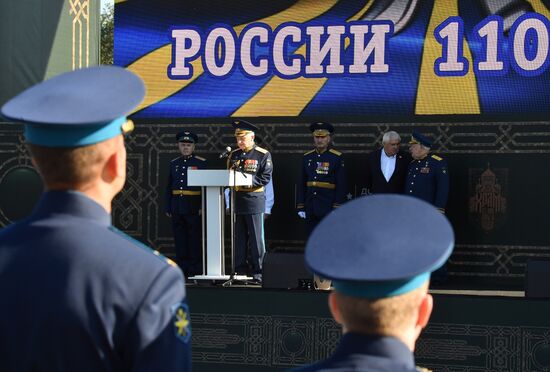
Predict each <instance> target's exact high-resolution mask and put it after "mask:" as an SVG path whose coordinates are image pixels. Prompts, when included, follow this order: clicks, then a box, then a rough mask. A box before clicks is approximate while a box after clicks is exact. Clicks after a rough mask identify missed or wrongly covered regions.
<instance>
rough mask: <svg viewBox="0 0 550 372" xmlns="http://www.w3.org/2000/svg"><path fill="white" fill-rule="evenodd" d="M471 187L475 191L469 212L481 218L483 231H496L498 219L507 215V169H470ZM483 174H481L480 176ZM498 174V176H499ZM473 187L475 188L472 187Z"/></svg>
mask: <svg viewBox="0 0 550 372" xmlns="http://www.w3.org/2000/svg"><path fill="white" fill-rule="evenodd" d="M469 173H470V187H471V190H472V189H473V190H472V191H473V195H472V193H470V195H472V196H471V197H470V200H469V212H470V213H472V214H475V215H477V216H478V217H479V223H480V227H481V229H482V230H483V231H486V232H489V231H492V230H494V228H495V226H496V222H497V219H498V218H499V217H501V216H503V215H505V213H506V203H507V200H506V197H505V187H504V186H505V183H506V180H507V178H508V177H507V175H508V170H507V169H495V170H491V168H490V166H489V165H487V169H486V170H484V171H482V170H481V169H470V170H469ZM480 173H481V174H480ZM497 174H498V175H497ZM472 186H473V187H472Z"/></svg>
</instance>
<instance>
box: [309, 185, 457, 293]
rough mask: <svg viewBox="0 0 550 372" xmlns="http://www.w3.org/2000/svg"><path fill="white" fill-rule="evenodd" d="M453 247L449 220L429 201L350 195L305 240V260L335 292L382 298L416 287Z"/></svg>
mask: <svg viewBox="0 0 550 372" xmlns="http://www.w3.org/2000/svg"><path fill="white" fill-rule="evenodd" d="M453 246H454V234H453V229H452V227H451V225H450V223H449V221H447V219H446V218H445V216H444V215H443V214H441V212H439V211H438V210H437V209H436V208H434V207H433V206H432V205H431V204H428V203H426V202H424V201H422V200H420V199H418V198H413V197H409V196H404V195H396V194H379V195H372V196H367V197H360V198H358V199H355V200H354V201H351V202H349V203H346V204H344V205H343V206H342V207H340V208H338V209H337V210H335V211H334V212H332V213H330V214H329V215H328V216H327V217H325V219H324V220H322V221H321V223H319V225H317V227H316V228H315V230H314V231H313V233H312V234H311V236H310V238H309V240H308V242H307V245H306V252H305V260H306V264H307V266H308V267H309V268H310V269H311V270H312V271H313V272H314V273H316V274H318V275H319V276H321V277H323V278H326V279H331V280H332V284H333V286H334V288H335V290H336V291H338V292H341V293H343V294H346V295H349V296H353V297H364V298H385V297H392V296H396V295H400V294H404V293H407V292H410V291H412V290H414V289H416V288H418V287H420V286H421V285H422V284H423V283H425V282H426V281H427V280H428V279H429V278H430V273H431V272H433V271H435V270H436V269H437V268H439V267H441V266H442V265H443V264H444V263H445V261H446V260H447V258H448V257H449V256H450V254H451V252H452V249H453Z"/></svg>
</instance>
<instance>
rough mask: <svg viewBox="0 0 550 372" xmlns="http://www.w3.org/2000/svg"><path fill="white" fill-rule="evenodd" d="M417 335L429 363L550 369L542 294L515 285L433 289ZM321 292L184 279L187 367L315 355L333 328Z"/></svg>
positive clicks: (548, 310)
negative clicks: (430, 309) (189, 341)
mask: <svg viewBox="0 0 550 372" xmlns="http://www.w3.org/2000/svg"><path fill="white" fill-rule="evenodd" d="M432 293H433V295H434V299H435V309H434V313H433V315H432V318H431V321H430V324H429V326H428V327H427V328H426V329H425V330H424V332H423V333H422V335H421V337H420V340H419V342H418V343H417V349H416V353H415V354H416V359H417V364H418V365H420V366H423V367H427V368H429V369H432V370H434V371H550V300H537V299H528V298H525V297H523V292H520V291H515V292H507V291H472V290H466V291H461V290H433V291H432ZM327 295H328V293H327V292H324V291H307V290H275V289H263V288H261V287H253V286H239V287H230V288H223V287H221V286H206V285H200V286H197V285H194V286H193V285H190V286H188V297H189V303H190V307H191V319H192V327H193V328H192V330H193V369H194V370H195V371H283V370H287V369H289V368H292V367H294V366H298V365H301V364H305V363H310V362H313V361H316V360H319V359H323V358H325V357H327V356H328V355H330V354H331V352H332V350H333V349H334V348H335V347H336V345H337V344H338V340H339V338H340V335H341V331H340V328H339V327H338V325H337V324H336V323H335V322H334V321H333V320H332V318H331V316H330V313H329V311H328V307H327Z"/></svg>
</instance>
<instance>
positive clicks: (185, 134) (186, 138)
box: [176, 130, 199, 143]
mask: <svg viewBox="0 0 550 372" xmlns="http://www.w3.org/2000/svg"><path fill="white" fill-rule="evenodd" d="M176 141H178V142H186V143H197V142H198V141H199V137H198V136H197V135H196V134H195V133H193V132H189V131H187V130H184V131H181V132H178V133H177V134H176Z"/></svg>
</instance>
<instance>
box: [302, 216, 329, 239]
mask: <svg viewBox="0 0 550 372" xmlns="http://www.w3.org/2000/svg"><path fill="white" fill-rule="evenodd" d="M323 218H325V216H317V215H315V214H313V213H307V212H306V229H307V236H310V235H311V232H312V231H313V230H314V229H315V227H316V226H317V225H318V224H319V222H321V221H322V220H323Z"/></svg>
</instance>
